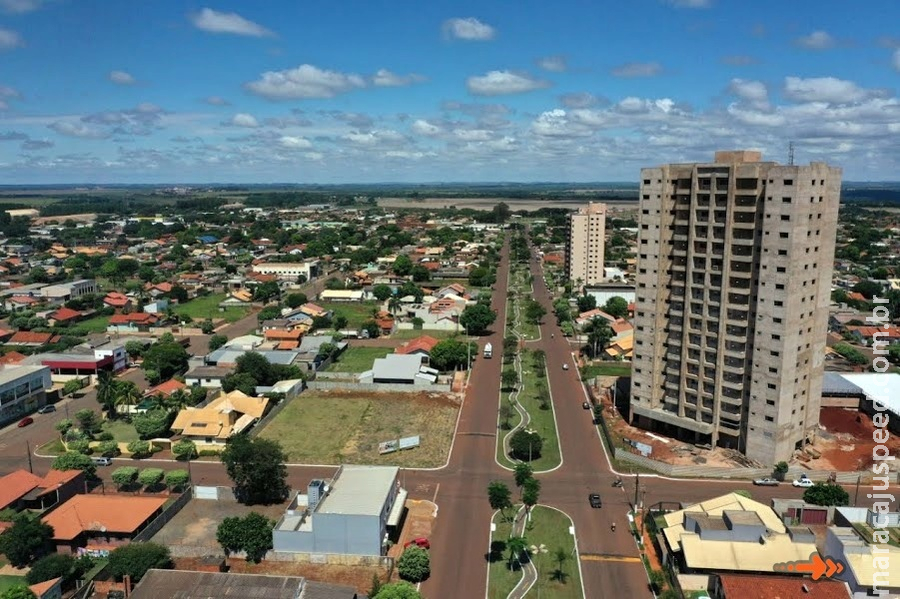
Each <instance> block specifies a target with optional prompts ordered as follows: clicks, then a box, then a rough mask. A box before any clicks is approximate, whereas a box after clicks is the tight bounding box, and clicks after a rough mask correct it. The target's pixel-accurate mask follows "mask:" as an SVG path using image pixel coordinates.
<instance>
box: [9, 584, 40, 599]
mask: <svg viewBox="0 0 900 599" xmlns="http://www.w3.org/2000/svg"><path fill="white" fill-rule="evenodd" d="M0 599H37V595H35V594H34V592H32V590H31V589H29V588H28V587H27V586H25V585H24V584H22V583H19V584H14V585H13V586H11V587H9V588H8V589H6V590H5V591H3V594H2V595H0Z"/></svg>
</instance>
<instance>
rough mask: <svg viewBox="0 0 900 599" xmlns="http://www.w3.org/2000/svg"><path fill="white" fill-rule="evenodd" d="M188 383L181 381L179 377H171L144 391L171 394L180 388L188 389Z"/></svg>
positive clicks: (148, 393) (146, 393) (152, 393)
mask: <svg viewBox="0 0 900 599" xmlns="http://www.w3.org/2000/svg"><path fill="white" fill-rule="evenodd" d="M186 388H187V385H185V384H184V383H182V382H181V381H179V380H178V379H170V380H168V381H166V382H165V383H160V384H158V385H157V386H155V387H150V388H149V389H147V391H146V392H145V393H144V394H145V395H165V396H169V395H172V394H173V393H175V392H176V391H178V390H180V389H186Z"/></svg>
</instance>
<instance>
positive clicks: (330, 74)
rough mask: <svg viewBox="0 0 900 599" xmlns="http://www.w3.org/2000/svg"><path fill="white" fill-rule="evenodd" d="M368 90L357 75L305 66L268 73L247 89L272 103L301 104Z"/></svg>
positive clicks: (247, 86) (309, 65) (363, 80)
mask: <svg viewBox="0 0 900 599" xmlns="http://www.w3.org/2000/svg"><path fill="white" fill-rule="evenodd" d="M365 86H366V81H365V79H363V78H362V77H360V76H359V75H356V74H353V73H340V72H337V71H328V70H323V69H320V68H318V67H315V66H313V65H311V64H302V65H300V66H299V67H297V68H295V69H288V70H285V71H267V72H265V73H263V74H262V76H260V78H259V79H258V80H256V81H251V82H250V83H247V84H246V85H245V87H246V88H247V89H248V90H249V91H250V92H252V93H254V94H256V95H258V96H262V97H264V98H267V99H269V100H298V99H303V98H333V97H334V96H336V95H338V94H343V93H346V92H349V91H352V90H354V89H358V88H361V87H365Z"/></svg>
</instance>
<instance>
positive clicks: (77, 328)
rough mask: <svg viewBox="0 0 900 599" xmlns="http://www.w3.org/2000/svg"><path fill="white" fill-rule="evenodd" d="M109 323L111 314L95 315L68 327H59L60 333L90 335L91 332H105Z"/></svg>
mask: <svg viewBox="0 0 900 599" xmlns="http://www.w3.org/2000/svg"><path fill="white" fill-rule="evenodd" d="M108 324H109V316H94V317H93V318H88V319H86V320H82V321H81V322H77V323H75V324H73V325H72V326H70V327H68V328H61V329H59V331H60V333H62V334H68V335H89V334H90V333H105V332H106V327H107V325H108Z"/></svg>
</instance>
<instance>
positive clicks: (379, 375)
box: [372, 354, 422, 381]
mask: <svg viewBox="0 0 900 599" xmlns="http://www.w3.org/2000/svg"><path fill="white" fill-rule="evenodd" d="M421 367H422V356H419V355H413V354H410V355H405V356H404V355H398V354H388V355H386V356H385V357H383V358H376V359H375V363H374V364H373V365H372V374H373V378H374V379H375V380H378V379H394V380H404V381H412V380H414V379H415V378H416V375H417V374H419V369H420V368H421Z"/></svg>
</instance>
